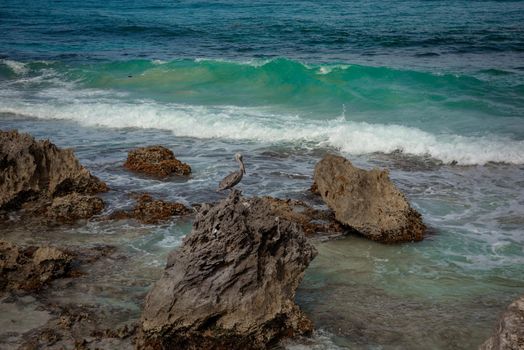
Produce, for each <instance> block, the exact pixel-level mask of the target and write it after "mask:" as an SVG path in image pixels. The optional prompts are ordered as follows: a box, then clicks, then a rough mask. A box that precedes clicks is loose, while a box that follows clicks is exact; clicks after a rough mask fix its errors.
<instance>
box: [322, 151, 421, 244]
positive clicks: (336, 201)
mask: <svg viewBox="0 0 524 350" xmlns="http://www.w3.org/2000/svg"><path fill="white" fill-rule="evenodd" d="M312 189H313V190H314V191H315V192H316V193H319V194H320V195H321V196H322V199H323V200H324V202H326V204H327V205H328V206H329V207H330V208H331V209H332V210H333V211H334V212H335V217H336V219H337V220H338V221H339V222H341V223H343V224H345V225H348V226H350V227H352V228H353V229H355V230H357V231H358V232H360V233H361V234H362V235H364V236H366V237H368V238H370V239H372V240H375V241H380V242H384V243H396V242H406V241H419V240H422V239H423V237H424V233H425V230H426V226H425V225H424V223H423V222H422V218H421V215H420V214H419V213H418V212H417V211H416V210H415V209H413V208H412V207H411V206H410V204H409V202H408V201H407V199H406V197H405V196H404V195H403V194H402V193H401V192H400V191H399V190H398V188H397V187H396V186H395V185H394V184H393V182H391V180H390V179H389V174H388V171H387V170H378V169H373V170H370V171H367V170H364V169H359V168H357V167H354V166H353V165H352V164H351V162H350V161H349V160H347V159H345V158H344V157H341V156H335V155H326V156H325V157H324V158H323V159H322V160H321V161H320V162H318V163H317V165H316V166H315V174H314V185H313V186H312Z"/></svg>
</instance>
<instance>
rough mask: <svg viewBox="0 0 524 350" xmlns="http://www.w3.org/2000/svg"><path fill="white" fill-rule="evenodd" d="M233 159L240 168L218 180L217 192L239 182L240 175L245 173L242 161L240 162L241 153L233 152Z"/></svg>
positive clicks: (230, 187) (228, 188)
mask: <svg viewBox="0 0 524 350" xmlns="http://www.w3.org/2000/svg"><path fill="white" fill-rule="evenodd" d="M235 160H236V161H237V162H238V164H239V165H240V169H239V170H238V171H234V172H232V173H231V174H229V175H228V176H226V177H225V178H224V179H222V181H220V183H219V184H218V189H217V192H220V191H224V190H230V189H232V188H233V187H234V186H235V185H236V184H237V183H239V182H240V180H242V176H244V174H245V173H246V168H245V167H244V162H242V155H241V154H240V153H237V154H235Z"/></svg>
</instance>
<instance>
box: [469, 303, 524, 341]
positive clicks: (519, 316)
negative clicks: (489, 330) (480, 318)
mask: <svg viewBox="0 0 524 350" xmlns="http://www.w3.org/2000/svg"><path fill="white" fill-rule="evenodd" d="M479 350H524V295H522V296H521V297H520V298H518V299H517V300H515V301H514V302H513V303H511V304H510V305H509V306H508V308H507V309H506V311H505V312H504V314H503V315H502V317H501V318H500V321H499V325H498V327H497V329H496V331H495V334H493V335H492V336H491V338H489V339H488V340H487V341H486V342H485V343H484V344H482V345H481V346H480V348H479Z"/></svg>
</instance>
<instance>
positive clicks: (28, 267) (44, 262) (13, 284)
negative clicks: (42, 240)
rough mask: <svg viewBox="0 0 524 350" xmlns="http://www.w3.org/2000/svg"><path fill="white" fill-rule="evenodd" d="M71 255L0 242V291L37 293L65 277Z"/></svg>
mask: <svg viewBox="0 0 524 350" xmlns="http://www.w3.org/2000/svg"><path fill="white" fill-rule="evenodd" d="M72 261H73V255H72V254H70V253H68V252H66V251H63V250H61V249H58V248H55V247H47V246H44V247H26V248H21V247H18V246H16V245H14V244H11V243H9V242H6V241H0V277H1V278H0V291H3V290H26V291H31V290H38V289H40V288H41V287H42V286H44V285H45V284H47V283H48V282H50V281H51V280H53V279H56V278H59V277H63V276H65V275H67V273H68V272H69V270H70V268H71V262H72Z"/></svg>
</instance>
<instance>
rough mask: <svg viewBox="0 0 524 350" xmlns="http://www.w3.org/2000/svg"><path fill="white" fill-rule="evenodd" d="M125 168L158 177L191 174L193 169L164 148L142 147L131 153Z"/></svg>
mask: <svg viewBox="0 0 524 350" xmlns="http://www.w3.org/2000/svg"><path fill="white" fill-rule="evenodd" d="M124 167H126V168H127V169H129V170H133V171H137V172H141V173H144V174H147V175H153V176H158V177H166V176H169V175H172V174H175V175H189V174H191V167H190V166H189V165H187V164H186V163H182V162H181V161H179V160H178V159H176V158H175V155H174V154H173V152H172V151H171V150H169V149H167V148H165V147H163V146H149V147H141V148H137V149H134V150H132V151H130V152H129V153H128V155H127V160H126V162H125V163H124Z"/></svg>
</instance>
